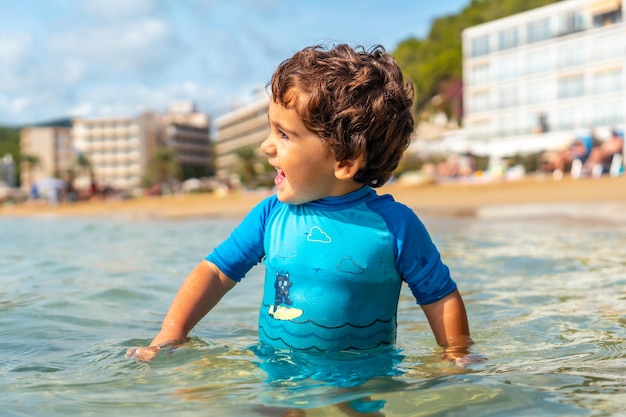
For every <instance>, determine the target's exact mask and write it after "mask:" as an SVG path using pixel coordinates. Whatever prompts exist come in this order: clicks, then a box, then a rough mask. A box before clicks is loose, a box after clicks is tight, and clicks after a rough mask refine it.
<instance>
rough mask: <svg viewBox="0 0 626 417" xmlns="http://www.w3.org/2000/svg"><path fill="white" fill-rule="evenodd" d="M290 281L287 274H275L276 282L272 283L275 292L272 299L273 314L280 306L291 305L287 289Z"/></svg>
mask: <svg viewBox="0 0 626 417" xmlns="http://www.w3.org/2000/svg"><path fill="white" fill-rule="evenodd" d="M291 285H292V283H291V281H289V272H287V273H286V274H285V275H280V274H279V273H278V272H276V281H274V289H275V290H276V297H275V298H274V312H276V309H277V308H278V306H279V305H280V304H287V305H292V304H293V301H292V300H291V298H289V289H290V288H291Z"/></svg>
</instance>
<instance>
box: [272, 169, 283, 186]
mask: <svg viewBox="0 0 626 417" xmlns="http://www.w3.org/2000/svg"><path fill="white" fill-rule="evenodd" d="M276 172H277V174H276V178H274V184H276V186H277V187H278V186H280V184H282V183H283V182H284V181H285V178H286V177H285V171H283V170H282V169H280V168H277V169H276Z"/></svg>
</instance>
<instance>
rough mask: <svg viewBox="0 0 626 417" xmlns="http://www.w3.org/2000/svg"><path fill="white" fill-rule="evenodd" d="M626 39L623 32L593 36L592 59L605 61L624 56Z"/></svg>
mask: <svg viewBox="0 0 626 417" xmlns="http://www.w3.org/2000/svg"><path fill="white" fill-rule="evenodd" d="M624 48H626V40H625V37H624V35H623V33H621V32H618V33H610V34H606V35H603V36H598V37H596V38H593V48H591V59H592V60H593V61H604V60H609V59H615V58H618V57H623V56H624Z"/></svg>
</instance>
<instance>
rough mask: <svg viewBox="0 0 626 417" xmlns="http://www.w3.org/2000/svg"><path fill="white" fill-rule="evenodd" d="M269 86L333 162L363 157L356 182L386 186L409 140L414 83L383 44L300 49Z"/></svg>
mask: <svg viewBox="0 0 626 417" xmlns="http://www.w3.org/2000/svg"><path fill="white" fill-rule="evenodd" d="M268 86H271V95H272V99H273V100H275V101H276V102H277V103H280V104H282V105H284V106H294V107H295V109H296V111H297V112H298V114H299V116H300V117H301V118H302V121H303V123H304V125H305V126H306V128H307V129H308V130H310V131H311V132H313V133H314V134H316V135H317V136H320V137H321V138H322V139H323V140H324V141H325V142H326V143H327V145H328V146H329V148H330V150H331V152H332V153H333V154H334V157H335V159H336V160H337V161H341V160H344V159H356V158H358V157H359V156H361V155H362V156H363V161H364V162H365V164H364V165H365V166H364V167H363V168H362V169H361V170H359V172H358V173H357V174H356V175H355V177H354V180H355V181H357V182H359V183H363V184H369V185H370V186H372V187H379V186H381V185H383V184H384V183H385V182H387V180H389V178H390V177H391V175H392V174H393V171H394V170H395V169H396V167H397V166H398V163H399V162H400V158H401V157H402V154H403V153H404V151H405V150H406V148H407V147H408V146H409V144H410V142H411V134H412V133H413V125H414V120H413V112H412V106H413V97H414V88H413V83H412V82H411V81H410V80H405V78H404V77H403V75H402V71H401V69H400V67H399V66H398V64H397V62H396V60H395V59H394V58H393V57H392V56H391V55H389V54H387V53H386V52H385V49H384V48H383V47H382V46H375V47H373V48H372V49H371V50H369V51H367V50H365V49H364V48H363V47H357V48H355V49H353V48H351V47H350V46H348V45H345V44H340V45H336V46H334V47H332V48H329V49H327V48H325V47H323V46H320V45H317V46H310V47H307V48H304V49H303V50H301V51H299V52H297V53H296V54H295V55H293V56H292V57H291V58H289V59H287V60H285V61H283V62H282V63H281V64H280V65H279V66H278V68H277V69H276V71H275V72H274V74H273V75H272V80H271V81H270V83H269V84H268Z"/></svg>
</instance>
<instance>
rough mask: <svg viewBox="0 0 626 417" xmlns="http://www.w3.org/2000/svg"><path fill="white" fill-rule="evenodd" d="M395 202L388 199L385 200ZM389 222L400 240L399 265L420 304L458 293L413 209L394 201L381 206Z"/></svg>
mask: <svg viewBox="0 0 626 417" xmlns="http://www.w3.org/2000/svg"><path fill="white" fill-rule="evenodd" d="M386 198H388V199H390V200H393V199H392V198H391V197H388V196H384V197H382V198H380V199H379V201H381V200H384V199H386ZM381 208H382V210H381V211H379V213H380V214H381V215H382V216H383V217H384V218H385V221H386V222H387V225H388V227H389V230H390V231H391V233H392V234H393V235H394V237H395V239H396V250H397V255H396V265H397V268H398V271H399V272H400V275H401V277H402V279H403V280H404V281H406V283H407V284H408V285H409V288H410V289H411V292H412V293H413V296H414V297H415V300H416V301H417V303H418V304H422V305H425V304H431V303H434V302H435V301H438V300H440V299H442V298H443V297H445V296H446V295H448V294H450V293H451V292H453V291H454V290H455V289H456V283H455V282H454V281H453V280H452V278H451V277H450V270H449V269H448V267H447V266H446V265H445V264H444V263H443V262H442V260H441V255H440V254H439V251H438V250H437V248H436V246H435V244H434V243H433V241H432V239H431V237H430V234H429V233H428V231H427V230H426V227H425V226H424V224H423V223H422V222H421V221H420V219H419V218H418V217H417V215H415V213H414V212H413V210H411V209H410V208H409V207H407V206H405V205H403V204H400V203H397V202H395V201H392V202H391V204H389V202H388V204H384V205H382V204H381Z"/></svg>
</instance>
